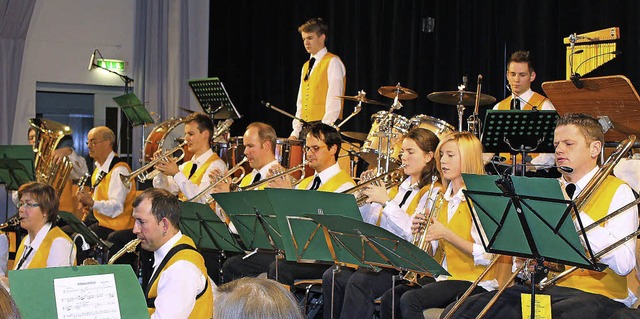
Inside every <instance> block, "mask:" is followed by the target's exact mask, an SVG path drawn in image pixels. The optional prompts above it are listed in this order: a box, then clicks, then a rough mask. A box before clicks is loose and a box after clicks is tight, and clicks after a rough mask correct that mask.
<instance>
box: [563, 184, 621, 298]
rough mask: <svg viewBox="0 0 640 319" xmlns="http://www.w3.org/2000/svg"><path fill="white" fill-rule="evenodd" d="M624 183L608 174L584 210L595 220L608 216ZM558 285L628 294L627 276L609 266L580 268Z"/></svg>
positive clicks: (609, 294)
mask: <svg viewBox="0 0 640 319" xmlns="http://www.w3.org/2000/svg"><path fill="white" fill-rule="evenodd" d="M622 184H624V182H623V181H621V180H620V179H618V178H615V177H613V176H608V177H607V178H606V179H605V181H604V182H603V183H602V186H601V187H599V188H598V190H597V191H596V193H595V194H594V195H593V198H591V200H589V203H587V206H585V208H584V212H585V213H587V215H589V217H591V218H592V219H593V220H599V219H600V218H602V217H604V216H606V215H607V211H608V210H609V205H610V204H611V200H612V199H613V195H614V194H615V192H616V191H617V190H618V187H619V186H620V185H622ZM605 223H606V222H605ZM601 226H602V225H601ZM558 286H563V287H570V288H576V289H580V290H582V291H586V292H590V293H594V294H599V295H603V296H607V297H609V298H612V299H624V298H627V295H628V292H627V279H626V277H625V276H620V275H618V274H616V273H615V272H613V270H611V268H607V269H605V271H603V272H597V271H592V270H585V269H578V270H577V271H574V272H573V273H571V274H570V275H568V276H567V277H565V278H564V279H561V280H560V281H558Z"/></svg>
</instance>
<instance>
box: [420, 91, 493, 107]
mask: <svg viewBox="0 0 640 319" xmlns="http://www.w3.org/2000/svg"><path fill="white" fill-rule="evenodd" d="M461 95H462V105H464V106H474V105H476V92H467V91H462V92H460V91H445V92H433V93H429V95H427V98H428V99H429V100H431V101H433V102H436V103H440V104H447V105H458V103H459V102H460V96H461ZM495 102H496V98H495V97H493V96H491V95H488V94H483V93H480V105H487V104H492V103H495Z"/></svg>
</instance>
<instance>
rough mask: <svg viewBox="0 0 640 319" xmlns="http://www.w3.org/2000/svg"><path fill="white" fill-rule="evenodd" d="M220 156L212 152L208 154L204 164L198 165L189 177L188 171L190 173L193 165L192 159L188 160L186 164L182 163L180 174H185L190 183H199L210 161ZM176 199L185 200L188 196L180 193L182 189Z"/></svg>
mask: <svg viewBox="0 0 640 319" xmlns="http://www.w3.org/2000/svg"><path fill="white" fill-rule="evenodd" d="M219 159H220V157H219V156H218V154H216V153H213V155H212V156H210V157H209V158H208V159H207V160H206V161H205V162H204V164H202V165H201V166H200V167H198V168H197V169H196V171H195V172H194V173H193V175H191V177H190V178H189V173H191V167H193V162H192V161H188V162H187V163H186V164H184V166H183V167H182V174H184V176H187V178H189V181H190V182H191V183H193V184H194V185H200V182H202V177H203V176H204V173H206V172H207V169H208V168H209V166H210V165H211V163H213V162H214V161H216V160H219ZM178 199H180V200H181V201H183V202H184V201H187V200H188V198H186V197H185V196H184V194H183V193H182V191H179V192H178Z"/></svg>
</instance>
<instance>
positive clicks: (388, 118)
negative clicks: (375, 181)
mask: <svg viewBox="0 0 640 319" xmlns="http://www.w3.org/2000/svg"><path fill="white" fill-rule="evenodd" d="M371 121H372V122H373V124H372V125H371V130H369V135H367V139H366V140H365V141H364V144H363V145H362V148H361V149H360V153H359V154H358V155H360V157H362V158H363V159H364V160H365V161H367V162H368V163H369V164H373V165H377V162H378V157H382V158H388V159H390V161H391V162H392V163H398V164H399V163H400V151H401V149H402V143H400V142H402V139H403V138H404V136H405V135H407V133H408V132H409V128H410V126H411V125H410V122H409V120H408V119H407V118H406V117H404V116H402V115H398V114H394V113H389V112H387V111H380V112H378V113H376V114H374V115H372V116H371ZM386 132H391V136H390V137H388V136H385V133H386ZM387 144H388V145H390V153H391V154H388V155H387Z"/></svg>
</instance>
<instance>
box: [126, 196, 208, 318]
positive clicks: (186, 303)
mask: <svg viewBox="0 0 640 319" xmlns="http://www.w3.org/2000/svg"><path fill="white" fill-rule="evenodd" d="M133 217H134V218H135V226H134V228H133V232H134V233H135V234H136V236H137V237H138V239H140V247H142V249H144V250H147V251H150V252H153V257H154V260H153V262H152V266H153V270H150V271H149V274H150V279H149V280H148V281H147V282H144V283H143V285H144V294H145V297H146V299H147V307H148V308H149V314H150V315H151V319H154V318H211V317H212V316H213V293H212V291H213V287H212V285H213V284H212V281H211V280H210V279H209V277H208V275H207V268H206V266H205V264H204V258H203V257H202V255H201V254H200V253H199V252H198V251H197V249H196V246H195V244H194V242H193V240H192V239H191V238H189V237H188V236H186V235H183V234H182V232H181V231H180V228H179V226H178V225H179V223H180V206H179V201H178V198H177V197H176V196H175V195H172V194H171V193H169V192H168V191H167V190H164V189H159V188H149V189H147V190H145V191H144V192H143V193H142V194H140V196H138V197H136V199H135V201H134V202H133ZM145 279H146V278H145Z"/></svg>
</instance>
